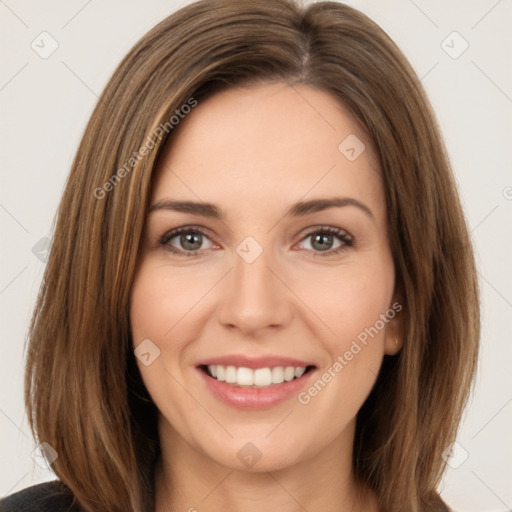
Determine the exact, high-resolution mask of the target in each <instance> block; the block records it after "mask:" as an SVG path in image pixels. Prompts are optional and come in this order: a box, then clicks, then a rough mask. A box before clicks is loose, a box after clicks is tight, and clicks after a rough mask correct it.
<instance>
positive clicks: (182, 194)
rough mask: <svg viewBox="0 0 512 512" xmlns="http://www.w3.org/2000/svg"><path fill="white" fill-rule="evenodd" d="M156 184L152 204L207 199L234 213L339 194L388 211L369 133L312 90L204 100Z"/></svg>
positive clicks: (263, 90) (258, 90)
mask: <svg viewBox="0 0 512 512" xmlns="http://www.w3.org/2000/svg"><path fill="white" fill-rule="evenodd" d="M354 157H356V158H354ZM154 179H155V186H154V188H153V190H154V193H153V198H152V200H153V202H155V201H158V200H161V199H163V198H165V197H167V196H172V197H173V198H180V199H190V200H194V201H199V200H201V201H205V202H212V203H216V204H222V207H223V210H226V211H228V213H229V208H230V205H233V207H236V208H237V210H238V211H240V207H241V206H242V205H243V206H244V210H249V209H250V207H251V205H252V206H253V207H254V208H256V209H257V208H259V209H260V210H261V209H262V208H263V209H266V208H270V209H275V208H276V207H277V205H278V203H279V205H280V206H281V207H284V206H285V205H287V204H291V203H293V202H296V201H297V200H299V199H304V200H307V199H308V197H315V198H316V197H332V196H333V195H342V196H343V195H344V196H351V197H355V198H356V199H360V200H362V201H364V202H366V203H368V202H370V203H373V204H374V207H375V208H377V209H379V208H381V209H382V208H384V204H383V199H384V193H383V187H382V182H381V176H380V170H379V165H378V162H377V159H376V156H375V152H374V150H373V147H372V142H371V140H370V139H369V138H368V136H367V134H366V132H365V130H364V129H363V127H362V126H361V125H360V123H358V122H357V121H356V120H355V119H354V118H353V117H352V116H351V115H350V114H349V112H348V110H347V109H346V108H345V107H344V106H343V105H342V104H341V103H340V102H339V101H338V100H337V98H335V97H334V96H333V95H331V94H329V93H327V92H325V91H323V90H319V89H315V88H312V87H310V86H306V85H295V86H293V87H291V86H288V85H287V84H284V83H274V84H266V85H258V86H252V87H249V88H243V89H241V88H240V89H228V90H225V91H222V92H220V93H217V94H215V95H214V96H212V97H210V98H208V99H206V100H205V101H203V102H200V103H199V104H198V105H197V106H196V107H195V108H194V109H193V110H192V111H191V113H190V114H188V115H187V116H186V117H185V118H184V119H183V120H181V121H180V124H179V126H178V127H177V129H175V132H173V133H172V139H171V140H170V141H169V142H168V143H167V147H166V148H165V150H164V152H163V154H162V157H161V158H160V160H159V164H158V167H157V169H156V174H155V177H154ZM281 209H282V208H281Z"/></svg>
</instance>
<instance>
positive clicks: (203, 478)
mask: <svg viewBox="0 0 512 512" xmlns="http://www.w3.org/2000/svg"><path fill="white" fill-rule="evenodd" d="M350 134H355V135H356V136H357V137H358V138H359V139H360V140H361V141H363V142H364V144H365V145H366V150H365V151H364V152H363V153H362V154H361V155H360V156H359V157H358V158H357V159H356V160H355V161H349V160H348V159H347V158H346V157H345V156H344V155H343V154H342V153H341V152H340V151H339V150H338V146H339V144H340V142H341V141H343V140H344V139H345V137H347V136H348V135H350ZM333 196H336V197H341V196H343V197H350V198H354V199H357V200H358V201H361V202H362V203H364V204H365V205H366V206H367V207H368V208H369V209H370V210H371V212H372V216H370V215H368V214H367V213H365V212H364V211H363V210H362V209H360V208H357V207H356V206H350V205H349V206H344V207H334V208H330V209H327V210H323V211H319V212H315V213H312V214H309V215H307V216H305V217H297V218H293V217H290V218H285V217H283V215H284V212H285V210H286V209H287V208H289V207H290V205H292V204H293V203H295V202H297V201H299V200H303V201H305V200H309V199H313V198H328V197H333ZM170 198H172V199H179V200H191V201H204V202H208V203H213V204H215V205H217V206H218V207H219V208H221V209H222V210H223V211H224V212H225V215H226V217H225V219H224V220H218V219H213V218H208V217H204V216H199V215H193V214H190V213H182V212H176V211H171V210H165V209H159V210H155V211H153V212H151V213H149V214H148V218H147V226H146V232H145V235H144V246H143V251H142V255H141V259H140V262H139V266H138V269H137V272H136V277H135V281H134V283H133V288H132V295H131V326H132V333H133V340H134V347H137V345H139V344H140V343H141V342H142V341H143V340H145V339H147V338H149V339H150V340H151V341H152V342H153V343H154V344H155V345H156V346H157V347H158V348H159V350H160V356H159V357H157V358H156V359H155V360H154V361H153V362H152V363H151V364H150V365H149V366H145V365H143V364H142V363H141V362H140V361H139V360H138V361H137V362H138V365H139V368H140V371H141V374H142V378H143V380H144V383H145V385H146V387H147V389H148V391H149V393H150V395H151V397H152V399H153V400H154V402H155V404H156V405H157V407H158V409H159V411H160V420H159V434H160V440H161V444H162V458H161V460H160V461H159V463H158V464H157V467H156V471H155V489H156V510H157V512H160V511H175V510H176V511H177V510H180V511H181V510H183V511H187V510H189V511H190V512H192V511H193V510H194V509H195V510H197V511H199V512H200V511H201V510H208V511H209V512H217V511H219V512H220V511H225V510H244V511H248V512H251V511H255V512H256V511H258V512H259V511H261V510H280V511H284V512H292V511H294V512H295V511H299V510H304V509H305V510H308V511H319V510H322V511H337V512H339V511H346V512H348V511H352V510H361V509H363V510H365V511H376V510H378V507H377V503H376V498H375V495H374V494H373V493H372V492H370V491H369V490H368V489H364V488H363V489H359V490H360V491H362V493H360V494H361V497H360V498H359V501H357V500H356V491H357V490H358V488H357V486H356V483H355V480H354V475H353V472H352V446H353V440H354V432H355V418H356V414H357V412H358V410H359V409H360V407H361V405H362V404H363V402H364V400H365V399H366V397H367V396H368V394H369V392H370V391H371V389H372V386H373V384H374V382H375V379H376V376H377V374H378V371H379V368H380V365H381V362H382V359H383V356H384V354H390V355H391V354H395V353H396V352H397V351H398V350H399V349H400V346H401V341H400V323H401V320H400V315H396V316H395V318H394V319H393V320H390V321H389V322H388V323H386V324H385V327H384V328H383V329H381V330H380V331H379V333H378V335H376V336H374V337H373V338H370V339H369V342H368V344H367V345H366V346H364V348H363V349H362V350H361V351H360V352H358V353H357V355H355V356H354V357H353V359H352V360H351V361H349V362H348V364H347V365H346V366H344V368H343V370H342V371H340V372H338V373H337V374H336V377H335V378H333V379H332V380H331V382H329V383H328V385H326V386H325V388H324V389H322V391H321V392H319V393H318V394H317V396H315V397H314V398H312V399H311V401H310V402H309V403H308V404H305V405H303V404H301V403H299V401H298V400H297V397H296V396H293V397H292V398H291V399H289V400H287V401H285V402H283V403H281V404H278V405H276V406H275V407H272V408H270V409H265V410H257V411H247V410H240V409H237V408H234V407H230V406H229V405H226V404H224V403H221V402H219V401H218V400H217V398H216V397H215V396H214V395H212V394H211V393H210V392H209V390H208V389H207V388H206V386H205V385H204V382H203V380H202V378H201V376H200V375H199V374H198V371H197V369H196V368H195V366H196V364H197V363H198V362H199V361H200V360H202V359H205V358H209V357H216V356H221V355H226V354H234V353H236V354H247V355H253V356H260V355H268V354H277V355H281V356H289V357H295V358H298V359H302V360H305V361H311V362H312V363H313V364H314V365H315V366H316V367H317V370H316V371H317V372H318V373H317V377H319V376H320V375H321V374H322V372H323V371H325V370H327V369H328V368H329V367H332V365H333V363H334V362H335V361H336V358H337V357H338V356H340V355H343V354H344V353H345V352H346V351H347V350H348V349H349V348H350V346H351V343H352V342H353V341H354V340H355V339H356V337H357V336H358V334H360V333H361V332H362V331H364V329H365V328H368V327H370V326H373V325H374V324H375V322H376V320H378V319H379V315H381V314H384V313H386V311H387V310H388V309H389V308H391V306H392V304H393V303H394V302H395V301H396V300H397V297H395V295H394V282H395V272H394V264H393V259H392V255H391V249H390V245H389V237H388V227H387V223H388V221H387V215H386V203H385V196H384V188H383V183H382V177H381V174H380V170H379V166H378V162H377V159H376V157H375V152H374V150H373V149H372V144H371V141H370V140H368V137H367V135H366V134H365V132H364V130H363V129H362V127H361V126H360V125H359V124H358V123H357V122H356V121H355V120H354V119H352V118H351V117H350V115H349V113H348V111H347V110H346V109H345V108H344V107H343V106H342V105H340V103H339V101H338V100H337V99H336V98H335V97H333V96H332V95H330V94H329V93H327V92H324V91H321V90H318V89H315V88H312V87H309V86H305V85H297V86H294V87H290V86H288V85H287V84H284V83H272V84H265V85H258V86H252V87H250V88H245V89H231V90H227V91H223V92H220V93H217V94H216V95H214V96H213V97H210V98H209V99H207V100H205V101H203V102H201V103H200V104H199V105H198V106H197V107H196V108H195V109H194V110H193V111H192V112H191V113H190V114H189V115H188V116H187V117H186V118H185V119H184V120H183V121H181V124H180V125H179V126H178V127H177V128H176V131H175V133H173V139H172V142H170V143H169V144H168V145H167V147H166V149H165V151H164V153H163V155H162V158H161V159H160V161H159V164H158V168H157V169H156V171H155V176H154V187H153V192H152V197H151V203H150V204H151V205H154V204H156V203H157V202H159V201H161V200H164V199H170ZM182 226H195V227H198V226H201V227H203V228H204V229H205V231H206V232H207V235H206V236H203V237H202V245H200V254H198V255H195V256H189V257H187V256H180V255H176V254H172V253H171V252H170V251H169V250H168V249H167V248H166V246H165V245H162V244H160V243H159V241H160V240H161V238H162V237H163V236H164V235H165V234H166V233H168V232H169V231H170V230H172V229H175V228H178V227H182ZM322 226H333V227H337V228H340V229H343V230H345V231H346V232H347V233H349V234H350V236H351V237H352V238H353V240H354V244H353V245H352V246H349V247H345V250H344V251H342V252H341V253H339V254H332V255H323V254H326V251H322V250H321V249H318V244H315V243H314V242H315V236H314V233H315V231H314V229H312V228H318V230H320V228H321V227H322ZM318 230H317V231H316V233H318ZM320 231H321V230H320ZM308 235H309V236H308ZM247 236H251V237H253V238H254V239H255V240H256V241H257V242H258V244H259V245H260V246H261V247H262V248H263V252H262V253H261V255H260V256H259V257H258V258H257V259H256V260H255V261H254V262H252V263H247V262H246V261H245V260H244V259H243V258H242V257H240V256H239V255H238V253H237V252H236V248H237V247H238V246H239V244H240V243H241V242H242V241H243V240H244V239H245V238H246V237H247ZM200 242H201V240H199V242H198V243H197V245H196V247H197V246H199V244H200ZM327 242H328V245H327V249H328V251H331V252H333V251H334V250H335V249H336V248H337V247H338V246H340V244H342V243H343V242H342V241H340V240H339V239H338V238H337V237H336V235H334V236H333V238H332V239H329V240H328V241H327ZM329 244H331V245H329ZM169 245H172V246H174V247H175V248H176V249H177V250H180V249H181V251H182V252H186V251H187V250H188V251H190V250H191V249H190V246H186V245H185V246H184V245H183V240H182V241H181V243H180V236H176V237H174V238H173V239H172V240H171V241H168V245H167V247H168V246H169ZM187 247H188V249H187ZM324 247H326V246H324ZM315 254H316V255H315ZM314 380H316V379H314ZM313 382H314V381H313ZM247 442H251V443H252V444H254V445H255V446H256V447H257V449H258V450H259V451H260V452H261V454H262V457H261V459H260V460H259V461H258V462H257V463H256V464H255V465H254V466H252V467H246V465H245V464H244V463H243V462H242V461H241V460H240V459H239V458H238V457H237V453H238V452H239V450H240V449H241V448H242V447H243V446H244V445H245V444H246V443H247ZM171 494H172V498H171Z"/></svg>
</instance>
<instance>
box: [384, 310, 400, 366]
mask: <svg viewBox="0 0 512 512" xmlns="http://www.w3.org/2000/svg"><path fill="white" fill-rule="evenodd" d="M391 312H393V317H392V318H390V320H389V323H388V325H387V327H386V335H385V340H384V353H385V354H386V355H390V356H393V355H395V354H397V353H398V352H399V351H400V350H401V349H402V346H403V340H404V334H403V314H404V313H403V306H402V303H401V302H399V301H398V300H396V301H395V302H393V305H392V306H391V307H390V308H389V309H388V315H389V316H391Z"/></svg>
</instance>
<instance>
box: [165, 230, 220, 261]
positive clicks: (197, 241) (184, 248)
mask: <svg viewBox="0 0 512 512" xmlns="http://www.w3.org/2000/svg"><path fill="white" fill-rule="evenodd" d="M205 240H208V241H210V245H209V246H207V247H204V246H203V243H204V242H205ZM159 243H160V245H162V246H164V247H165V249H166V250H168V251H170V252H172V253H173V254H178V255H180V256H195V255H197V254H198V253H199V252H200V251H202V250H205V249H211V248H212V246H213V243H212V242H211V240H210V239H209V238H208V236H207V235H206V233H205V232H204V231H203V230H201V229H199V228H191V227H185V228H178V229H175V230H173V231H169V232H168V233H166V234H165V235H164V236H163V237H162V238H161V239H160V241H159Z"/></svg>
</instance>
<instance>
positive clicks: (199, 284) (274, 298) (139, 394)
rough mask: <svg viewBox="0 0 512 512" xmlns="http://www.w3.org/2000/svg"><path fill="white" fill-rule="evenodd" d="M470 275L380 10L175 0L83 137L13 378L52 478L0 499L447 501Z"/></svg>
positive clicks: (431, 143) (459, 215) (429, 129)
mask: <svg viewBox="0 0 512 512" xmlns="http://www.w3.org/2000/svg"><path fill="white" fill-rule="evenodd" d="M475 273H476V272H475V265H474V259H473V254H472V248H471V244H470V240H469V236H468V230H467V227H466V224H465V220H464V216H463V212H462V209H461V205H460V202H459V199H458V195H457V191H456V187H455V184H454V179H453V176H452V172H451V170H450V165H449V162H448V159H447V157H446V153H445V151H444V147H443V143H442V140H441V137H440V134H439V130H438V128H437V125H436V122H435V118H434V115H433V113H432V110H431V108H430V106H429V103H428V100H427V99H426V97H425V94H424V92H423V90H422V88H421V85H420V83H419V81H418V78H417V77H416V75H415V73H414V72H413V70H412V69H411V67H410V65H409V64H408V62H407V61H406V59H405V58H404V56H403V55H402V54H401V52H400V51H399V50H398V49H397V47H396V46H395V44H394V43H393V42H392V41H391V40H390V39H389V38H388V37H387V35H386V34H385V33H384V32H383V31H382V30H381V29H380V28H378V27H377V26H376V25H375V24H374V23H373V22H371V21H370V20H369V19H368V18H367V17H365V16H364V15H362V14H361V13H359V12H358V11H356V10H354V9H352V8H350V7H348V6H345V5H342V4H337V3H329V2H321V3H317V4H312V5H310V6H307V7H300V6H298V5H297V4H295V3H292V2H291V1H288V0H278V1H275V0H261V1H258V2H249V1H242V2H229V1H226V0H214V1H208V2H205V1H203V2H197V3H194V4H191V5H189V6H187V7H184V8H182V9H181V10H179V11H178V12H176V13H175V14H173V15H172V16H169V17H168V18H167V19H165V20H164V21H162V22H161V23H160V24H159V25H157V26H156V27H155V28H154V29H152V30H151V31H150V32H149V33H148V34H146V35H145V36H144V37H143V38H142V40H141V41H139V43H137V44H136V46H135V47H134V48H133V49H132V50H131V51H130V53H129V54H128V55H127V57H126V58H125V59H124V60H123V61H122V63H121V64H120V66H119V67H118V69H117V70H116V72H115V73H114V76H113V77H112V79H111V80H110V82H109V84H108V85H107V87H106V89H105V91H104V92H103V94H102V96H101V98H100V101H99V103H98V105H97V107H96V109H95V111H94V113H93V115H92V117H91V120H90V122H89V124H88V127H87V129H86V132H85V134H84V137H83V140H82V142H81V144H80V147H79V149H78V152H77V156H76V158H75V161H74V163H73V168H72V171H71V174H70V177H69V181H68V183H67V186H66V190H65V192H64V196H63V198H62V202H61V205H60V208H59V212H58V219H57V223H56V227H55V234H54V237H53V246H52V250H51V253H50V258H49V262H48V265H47V269H46V274H45V278H44V282H43V285H42V289H41V292H40V297H39V300H38V303H37V305H36V309H35V313H34V317H33V321H32V325H31V330H30V339H29V345H28V357H27V373H26V403H27V408H28V415H29V420H30V423H31V427H32V429H33V432H34V435H35V436H37V439H38V441H39V442H40V443H47V444H44V445H43V446H44V447H50V448H51V450H52V451H51V453H52V454H57V458H55V456H53V457H51V458H52V460H53V462H52V469H53V470H54V471H55V474H56V475H57V477H58V478H59V480H58V481H57V482H54V483H50V484H41V485H39V486H34V487H31V488H30V489H26V490H24V491H21V492H20V493H17V494H15V495H12V496H10V497H8V498H7V499H5V500H4V502H3V503H2V506H3V507H4V509H6V510H17V509H16V507H19V506H20V504H24V505H21V506H25V507H28V508H26V509H27V510H32V509H34V508H30V506H32V507H33V506H34V505H33V504H34V503H36V502H37V503H38V504H39V506H40V507H42V509H44V507H47V508H48V509H49V510H60V509H62V510H67V509H68V508H69V506H71V504H72V505H73V507H74V509H76V510H86V511H91V512H92V511H99V510H108V511H121V510H122V511H126V510H134V511H157V512H160V511H164V510H189V511H192V510H198V511H200V510H209V511H217V510H249V511H250V510H274V509H277V510H283V511H295V510H309V511H314V510H323V511H325V510H336V511H340V510H341V511H353V510H364V511H380V512H390V511H393V512H400V511H404V512H405V511H407V512H411V511H418V512H419V511H422V512H423V511H437V510H448V507H447V506H446V504H444V503H443V501H442V499H441V498H440V496H439V494H438V492H437V490H436V488H437V485H438V483H439V480H440V477H441V475H442V473H443V470H444V467H445V460H444V458H443V454H445V453H446V451H447V449H448V448H449V446H450V444H451V443H452V442H453V441H454V439H455V434H456V431H457V426H458V423H459V420H460V417H461V413H462V410H463V407H464V404H465V402H466V399H467V397H468V393H469V389H470V385H471V381H472V377H473V374H474V371H475V365H476V360H477V351H478V339H479V309H478V297H477V285H476V278H475ZM50 448H48V450H50ZM48 453H49V452H48V451H47V452H46V455H47V456H48ZM27 503H28V505H27ZM59 507H60V508H59ZM18 509H19V508H18Z"/></svg>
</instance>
